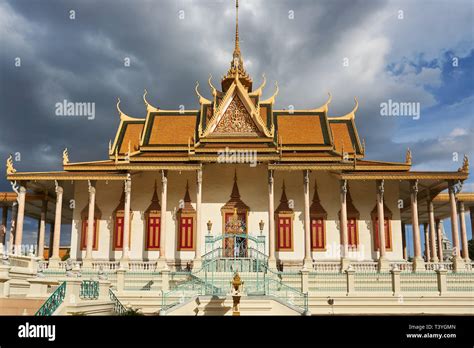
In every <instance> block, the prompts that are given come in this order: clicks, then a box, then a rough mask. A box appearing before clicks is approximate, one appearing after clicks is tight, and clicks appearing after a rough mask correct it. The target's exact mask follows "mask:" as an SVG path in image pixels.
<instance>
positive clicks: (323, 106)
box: [311, 92, 332, 113]
mask: <svg viewBox="0 0 474 348" xmlns="http://www.w3.org/2000/svg"><path fill="white" fill-rule="evenodd" d="M331 101H332V94H331V92H328V99H327V100H326V102H325V103H324V104H323V105H321V106H320V107H317V108H314V109H312V110H311V111H321V110H323V111H325V112H326V113H327V112H328V110H329V107H328V105H329V104H330V103H331Z"/></svg>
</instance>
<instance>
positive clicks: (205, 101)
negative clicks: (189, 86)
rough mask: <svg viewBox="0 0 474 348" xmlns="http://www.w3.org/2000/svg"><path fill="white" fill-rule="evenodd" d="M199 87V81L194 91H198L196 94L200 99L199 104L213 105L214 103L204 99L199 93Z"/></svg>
mask: <svg viewBox="0 0 474 348" xmlns="http://www.w3.org/2000/svg"><path fill="white" fill-rule="evenodd" d="M198 87H199V81H196V87H195V88H194V89H195V91H196V94H197V95H198V97H199V104H211V103H212V102H211V101H210V100H209V99H206V98H204V97H203V96H202V95H201V93H199V90H198Z"/></svg>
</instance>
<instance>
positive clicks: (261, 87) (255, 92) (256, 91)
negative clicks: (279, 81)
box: [252, 74, 267, 97]
mask: <svg viewBox="0 0 474 348" xmlns="http://www.w3.org/2000/svg"><path fill="white" fill-rule="evenodd" d="M262 79H263V82H262V84H261V85H260V86H259V87H258V88H257V89H256V90H255V91H253V92H252V94H255V95H258V96H259V97H260V96H261V95H262V91H263V88H264V87H265V85H266V84H267V79H266V77H265V74H262Z"/></svg>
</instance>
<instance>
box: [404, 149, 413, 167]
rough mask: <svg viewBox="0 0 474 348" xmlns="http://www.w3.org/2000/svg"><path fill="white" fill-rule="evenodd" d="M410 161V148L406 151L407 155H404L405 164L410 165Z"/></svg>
mask: <svg viewBox="0 0 474 348" xmlns="http://www.w3.org/2000/svg"><path fill="white" fill-rule="evenodd" d="M411 160H412V157H411V150H410V148H408V149H407V153H406V155H405V163H406V164H411Z"/></svg>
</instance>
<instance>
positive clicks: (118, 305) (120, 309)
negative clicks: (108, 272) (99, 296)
mask: <svg viewBox="0 0 474 348" xmlns="http://www.w3.org/2000/svg"><path fill="white" fill-rule="evenodd" d="M109 297H110V300H111V301H112V302H113V304H114V312H115V313H116V314H118V315H122V314H124V313H125V312H126V311H127V309H126V308H125V306H124V305H123V304H122V302H120V300H119V299H118V298H117V296H115V294H114V292H113V291H112V289H109Z"/></svg>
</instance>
